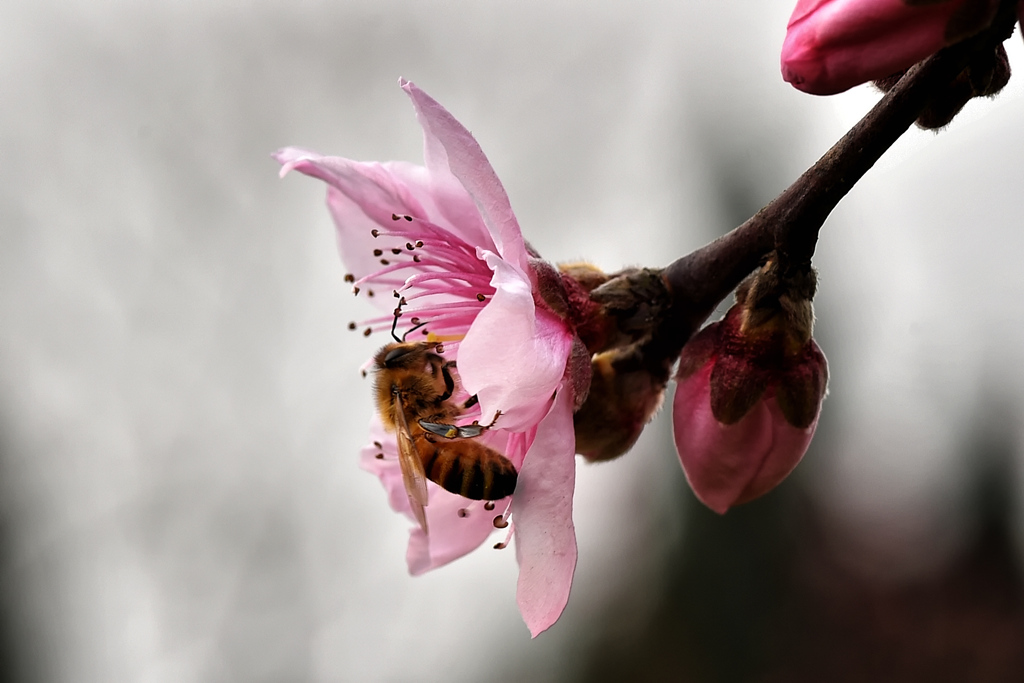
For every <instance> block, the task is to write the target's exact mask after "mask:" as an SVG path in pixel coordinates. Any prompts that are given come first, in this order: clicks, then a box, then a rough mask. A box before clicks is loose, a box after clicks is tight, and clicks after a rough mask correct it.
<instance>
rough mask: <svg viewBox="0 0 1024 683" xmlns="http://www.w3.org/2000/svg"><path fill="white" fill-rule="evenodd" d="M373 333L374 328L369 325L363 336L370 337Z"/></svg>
mask: <svg viewBox="0 0 1024 683" xmlns="http://www.w3.org/2000/svg"><path fill="white" fill-rule="evenodd" d="M371 334H373V329H372V328H369V327H367V328H366V329H365V330H363V336H364V337H369V336H370V335H371Z"/></svg>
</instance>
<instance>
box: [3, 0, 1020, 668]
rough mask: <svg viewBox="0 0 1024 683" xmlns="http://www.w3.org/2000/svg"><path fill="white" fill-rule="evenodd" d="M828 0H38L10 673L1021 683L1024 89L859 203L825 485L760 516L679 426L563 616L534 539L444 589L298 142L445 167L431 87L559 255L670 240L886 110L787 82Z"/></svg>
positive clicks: (659, 260)
mask: <svg viewBox="0 0 1024 683" xmlns="http://www.w3.org/2000/svg"><path fill="white" fill-rule="evenodd" d="M791 9H792V2H791V1H790V0H771V1H761V2H746V3H719V2H710V1H707V0H703V1H702V0H690V1H685V0H675V1H673V2H668V1H663V0H652V1H650V2H642V3H627V2H616V3H611V2H591V3H582V2H561V1H557V0H556V1H551V0H545V1H543V2H542V1H541V0H511V1H510V0H500V1H499V0H457V1H456V0H450V1H448V2H431V1H420V2H416V1H414V0H404V1H400V0H342V1H340V2H276V1H275V2H270V1H268V2H260V3H248V2H238V1H235V0H222V1H219V2H194V1H189V2H184V1H180V0H179V1H176V2H171V1H169V0H159V1H151V2H148V3H134V2H127V1H125V0H106V1H102V2H101V1H96V0H94V1H92V2H71V1H69V2H59V3H58V2H50V1H46V2H33V3H30V2H27V1H26V2H18V1H17V0H5V1H0V101H2V105H0V680H11V681H154V682H163V681H167V682H172V681H173V682H179V681H307V680H308V681H412V680H416V681H441V680H444V681H451V680H455V681H481V680H488V681H519V680H531V681H562V680H580V681H590V680H626V679H634V680H692V681H746V680H764V681H769V680H770V681H794V680H809V681H810V680H867V678H866V677H867V676H868V675H869V674H870V675H871V676H873V678H874V679H875V680H918V679H920V680H968V679H969V680H1008V681H1009V680H1018V678H1014V677H1013V676H1014V675H1019V672H1020V671H1021V670H1022V668H1021V667H1024V662H1022V660H1021V652H1022V650H1024V617H1022V614H1024V608H1022V607H1021V605H1022V599H1021V595H1022V593H1021V579H1022V577H1024V573H1022V572H1021V570H1020V567H1021V559H1022V557H1024V555H1022V553H1021V548H1022V547H1024V545H1022V541H1024V535H1022V529H1024V524H1022V517H1021V515H1020V508H1019V505H1018V502H1017V501H1018V500H1019V495H1020V492H1021V481H1022V479H1021V477H1020V476H1019V468H1020V463H1021V453H1022V449H1021V445H1022V443H1021V436H1022V432H1021V428H1020V424H1021V415H1022V408H1024V308H1022V306H1021V303H1020V302H1021V301H1022V300H1024V280H1022V278H1021V276H1020V262H1019V259H1020V254H1021V253H1024V231H1022V230H1021V229H1020V228H1021V227H1022V226H1021V219H1020V218H1019V216H1020V210H1021V200H1020V188H1021V186H1022V181H1024V157H1022V151H1024V128H1022V127H1021V125H1020V121H1021V120H1022V116H1024V92H1022V91H1024V78H1022V77H1021V76H1020V75H1018V76H1016V77H1015V78H1013V79H1012V80H1011V82H1010V85H1009V86H1008V87H1007V88H1006V90H1005V91H1004V92H1003V94H1001V95H1000V96H999V97H998V98H997V99H996V100H995V101H985V102H974V103H971V104H970V105H968V108H967V110H966V111H965V113H964V114H963V115H961V117H960V118H958V119H957V120H956V121H955V122H954V123H953V125H952V126H951V127H950V128H949V129H948V130H947V131H944V132H942V133H941V134H938V135H934V134H932V133H925V132H921V131H918V130H913V131H911V132H910V133H909V134H908V135H907V136H905V137H904V139H902V140H901V141H900V142H899V143H898V144H897V145H896V147H895V148H894V149H893V150H892V151H891V152H890V154H889V155H888V156H887V157H886V158H885V159H883V161H882V162H881V163H880V164H879V165H878V166H877V167H876V168H875V169H874V170H872V171H871V173H870V174H869V175H868V177H867V178H866V179H865V180H864V181H863V182H862V183H861V184H860V185H858V187H857V188H856V189H855V190H854V192H853V194H852V195H851V196H850V197H849V198H848V199H847V200H845V201H844V203H843V204H842V205H841V207H840V209H839V210H838V211H837V212H836V213H835V215H834V216H833V217H832V219H831V220H830V221H829V223H828V224H827V225H826V227H825V229H824V231H823V237H822V241H821V243H820V247H819V254H818V259H817V265H818V267H819V268H820V271H821V276H820V279H821V287H820V295H819V298H818V306H817V312H818V318H819V320H818V328H817V336H818V337H819V341H820V343H821V345H822V347H823V348H824V350H825V353H826V355H827V356H828V357H829V360H830V367H831V373H832V378H831V396H830V398H829V399H828V400H827V402H826V404H825V412H824V415H823V418H822V421H821V426H820V429H819V435H818V438H817V439H816V441H815V443H814V444H813V445H812V449H811V452H810V453H809V454H808V456H807V459H806V461H805V463H804V464H803V465H802V466H801V468H800V469H799V470H798V471H797V473H796V474H795V475H794V476H793V477H792V478H791V479H790V480H789V481H787V482H786V483H785V484H783V486H782V487H780V488H779V489H778V490H777V491H776V492H774V493H772V494H771V495H769V496H767V497H766V498H765V499H763V500H762V501H758V502H755V503H752V504H750V505H747V506H744V507H742V508H740V509H738V510H735V511H733V512H730V513H729V514H728V515H726V516H725V517H718V516H716V515H714V514H712V513H710V512H708V511H707V510H705V509H703V508H702V507H700V506H699V504H697V503H696V502H695V500H694V498H693V496H692V494H691V493H690V492H689V490H688V489H687V487H686V484H685V481H684V479H683V475H682V472H681V470H680V468H679V466H678V462H677V460H676V457H675V455H674V452H673V450H672V447H671V437H670V432H669V430H670V425H669V420H668V419H667V415H661V416H660V417H659V418H658V419H657V420H656V421H655V422H654V424H653V425H652V426H651V427H650V428H649V429H648V430H647V432H646V433H645V434H644V436H643V438H642V440H641V442H640V444H639V445H638V447H637V448H636V449H635V450H634V451H633V452H632V453H630V454H628V455H627V456H625V457H623V458H622V459H621V460H619V461H616V462H613V463H609V464H604V465H600V466H583V465H581V466H580V468H579V475H578V488H577V495H576V504H575V520H576V524H577V530H578V535H579V546H580V554H579V565H578V569H577V574H576V577H577V580H576V583H575V585H574V588H573V594H572V596H571V599H570V601H569V605H568V608H567V609H566V611H565V614H564V616H563V617H562V619H561V621H560V622H559V623H557V624H556V625H555V626H554V627H553V628H552V629H551V630H550V631H549V632H547V633H545V634H543V635H542V636H541V637H539V638H538V639H537V640H535V641H530V639H529V636H528V632H527V631H526V628H525V627H524V626H523V624H522V622H521V620H520V617H519V614H518V612H517V609H516V605H515V595H514V594H515V577H516V566H515V558H514V554H513V553H512V551H511V550H510V551H505V552H497V551H493V550H491V549H489V548H483V549H481V550H479V551H478V552H476V553H474V554H472V555H470V556H469V557H466V558H464V559H462V560H460V561H458V562H456V563H455V564H453V565H450V566H448V567H445V568H443V569H441V570H438V571H435V572H432V573H431V574H429V575H427V576H423V577H419V578H416V579H412V578H410V577H408V575H407V574H406V571H405V561H404V554H405V539H406V534H407V529H408V526H409V525H408V523H407V522H406V520H405V519H404V518H400V517H398V516H397V515H395V514H393V513H392V512H390V510H389V509H388V508H387V505H386V502H385V497H384V494H383V491H382V490H381V488H380V486H379V484H378V482H377V481H376V479H375V478H374V477H372V476H371V475H369V474H366V473H364V472H362V471H360V470H359V469H358V468H357V466H356V461H357V453H358V449H359V447H360V446H361V445H362V444H363V442H364V439H365V438H366V437H365V429H364V426H365V425H366V424H367V423H368V420H369V416H370V409H371V403H370V400H369V397H368V394H369V385H368V383H367V382H366V381H365V380H363V379H361V378H360V376H359V373H358V367H359V365H360V364H361V363H362V362H363V361H364V360H365V359H366V358H367V357H368V356H369V355H370V354H371V353H372V352H373V351H374V350H375V349H376V347H377V345H379V344H380V343H382V340H380V339H369V340H366V339H364V338H362V337H361V336H355V335H352V334H351V333H349V332H348V330H347V329H346V325H347V323H348V322H349V321H350V320H353V319H359V318H361V317H364V316H365V315H366V314H367V313H368V310H367V309H365V308H363V306H364V303H363V302H360V301H358V300H354V299H353V298H352V297H351V295H350V293H349V290H350V288H349V286H348V285H346V284H345V283H344V282H343V281H342V277H343V275H344V273H343V270H342V268H341V266H340V264H339V262H338V259H337V255H336V249H335V241H334V234H333V229H332V226H331V223H330V219H329V217H328V214H327V212H326V209H325V208H324V206H323V197H324V188H323V187H322V185H321V184H319V183H317V182H314V181H312V180H310V179H307V178H304V177H300V176H298V175H295V176H291V177H288V178H286V179H285V180H283V181H282V180H279V179H278V177H277V165H276V164H275V163H274V162H273V161H272V160H271V159H270V157H269V156H268V155H269V153H270V152H272V151H273V150H275V149H277V148H278V147H281V146H285V145H300V146H304V147H309V148H312V149H316V150H318V151H321V152H323V153H330V154H337V155H341V156H347V157H350V158H355V159H365V160H371V159H381V160H383V159H406V160H411V161H420V160H421V149H420V144H421V138H420V131H419V128H418V126H417V124H416V122H415V118H414V116H413V113H412V109H411V106H410V105H409V103H408V101H407V98H406V97H405V96H404V95H403V93H402V92H401V91H400V90H399V88H398V86H397V80H398V77H399V76H403V77H405V78H408V79H410V80H413V81H415V82H416V83H417V84H418V85H420V86H421V87H422V88H423V89H425V90H426V91H427V92H428V93H430V94H431V95H433V96H434V97H435V98H437V99H438V100H439V101H440V102H441V103H442V104H444V105H445V106H446V107H447V108H448V109H449V110H450V111H452V112H453V113H454V114H455V116H456V117H458V118H459V119H460V120H461V121H462V122H463V123H464V124H465V125H466V126H467V127H469V128H470V129H471V130H472V131H473V132H474V134H475V135H476V136H477V138H478V140H479V141H480V143H481V145H482V147H483V148H484V150H485V151H486V153H487V155H488V156H489V158H490V159H491V161H492V163H493V164H494V166H495V168H496V170H497V172H498V174H499V176H500V177H501V178H502V180H503V182H504V184H505V186H506V188H507V190H508V192H509V195H510V197H511V200H512V204H513V207H514V209H515V210H516V213H517V215H518V217H519V220H520V222H521V224H522V226H523V230H524V232H525V233H526V236H527V238H528V239H529V240H530V241H531V242H532V243H533V244H534V245H535V246H536V247H537V248H538V249H539V250H540V251H541V253H542V254H544V255H545V256H546V257H547V258H549V259H551V260H555V261H560V260H563V261H564V260H575V259H580V258H585V259H588V260H591V261H593V262H595V263H597V264H599V265H601V266H603V267H605V268H609V269H616V268H619V267H621V266H624V265H632V264H640V265H650V266H660V265H665V264H666V263H668V262H669V261H670V260H672V259H673V258H675V257H677V256H679V255H682V254H684V253H686V252H688V251H689V250H692V249H694V248H696V247H698V246H700V245H701V244H703V243H704V242H706V241H707V240H709V239H711V238H713V237H714V236H716V235H718V234H721V233H723V232H725V231H727V230H729V229H731V228H732V227H734V226H735V225H737V224H739V223H740V222H742V221H743V220H745V219H746V218H747V217H749V216H750V215H751V214H752V213H753V212H754V211H756V210H757V209H758V208H759V207H760V206H761V205H763V204H764V203H766V202H767V201H769V200H770V199H771V198H772V197H774V196H775V194H777V193H778V192H779V191H781V190H782V189H783V188H784V187H785V186H786V185H788V184H789V183H790V182H791V181H792V180H793V179H795V178H796V177H797V176H798V175H799V174H800V173H801V172H802V171H803V170H804V169H805V168H806V167H807V166H808V165H809V164H811V163H812V162H813V161H814V160H815V159H816V158H817V157H818V156H819V155H820V154H821V153H823V152H824V151H825V150H826V149H827V148H828V147H829V146H830V145H831V144H832V143H833V142H834V141H835V140H837V139H838V138H839V136H841V135H842V133H844V132H845V131H846V129H847V128H848V127H849V126H850V125H852V124H853V123H854V122H855V121H856V120H857V119H858V118H859V117H860V116H861V115H862V114H863V113H864V112H865V111H867V109H868V108H869V107H870V106H871V104H872V103H873V102H874V101H875V100H876V99H877V95H876V94H875V93H874V92H873V91H871V90H870V89H869V88H866V87H862V88H858V89H855V90H854V91H852V92H850V93H847V94H844V95H841V96H837V97H834V98H827V99H825V98H815V97H812V96H808V95H804V94H801V93H799V92H797V91H796V90H794V89H792V88H791V87H790V86H788V85H787V84H785V83H783V81H782V79H781V77H780V75H779V67H778V56H779V50H780V47H781V44H782V39H783V36H784V34H785V24H786V20H787V19H788V16H789V13H790V11H791ZM1007 45H1008V48H1009V50H1010V60H1011V64H1012V65H1013V66H1014V67H1015V68H1018V69H1020V68H1022V66H1024V49H1022V48H1024V44H1022V43H1021V40H1020V37H1019V35H1018V36H1014V38H1013V39H1011V40H1010V41H1009V43H1008V44H1007ZM858 667H860V668H858ZM901 667H903V668H901ZM887 676H888V677H887ZM963 676H966V677H963Z"/></svg>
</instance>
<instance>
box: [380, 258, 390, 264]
mask: <svg viewBox="0 0 1024 683" xmlns="http://www.w3.org/2000/svg"><path fill="white" fill-rule="evenodd" d="M390 263H391V261H388V260H387V259H386V258H382V259H381V260H380V264H381V265H382V266H386V265H390Z"/></svg>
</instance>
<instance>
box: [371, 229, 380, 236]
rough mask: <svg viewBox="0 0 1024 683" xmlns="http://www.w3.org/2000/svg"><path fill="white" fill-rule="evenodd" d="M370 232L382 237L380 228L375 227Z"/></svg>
mask: <svg viewBox="0 0 1024 683" xmlns="http://www.w3.org/2000/svg"><path fill="white" fill-rule="evenodd" d="M370 234H371V235H373V236H374V237H380V230H378V229H377V228H374V229H373V230H371V231H370Z"/></svg>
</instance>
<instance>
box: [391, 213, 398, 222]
mask: <svg viewBox="0 0 1024 683" xmlns="http://www.w3.org/2000/svg"><path fill="white" fill-rule="evenodd" d="M391 220H393V221H397V220H398V214H397V213H393V214H391Z"/></svg>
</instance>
